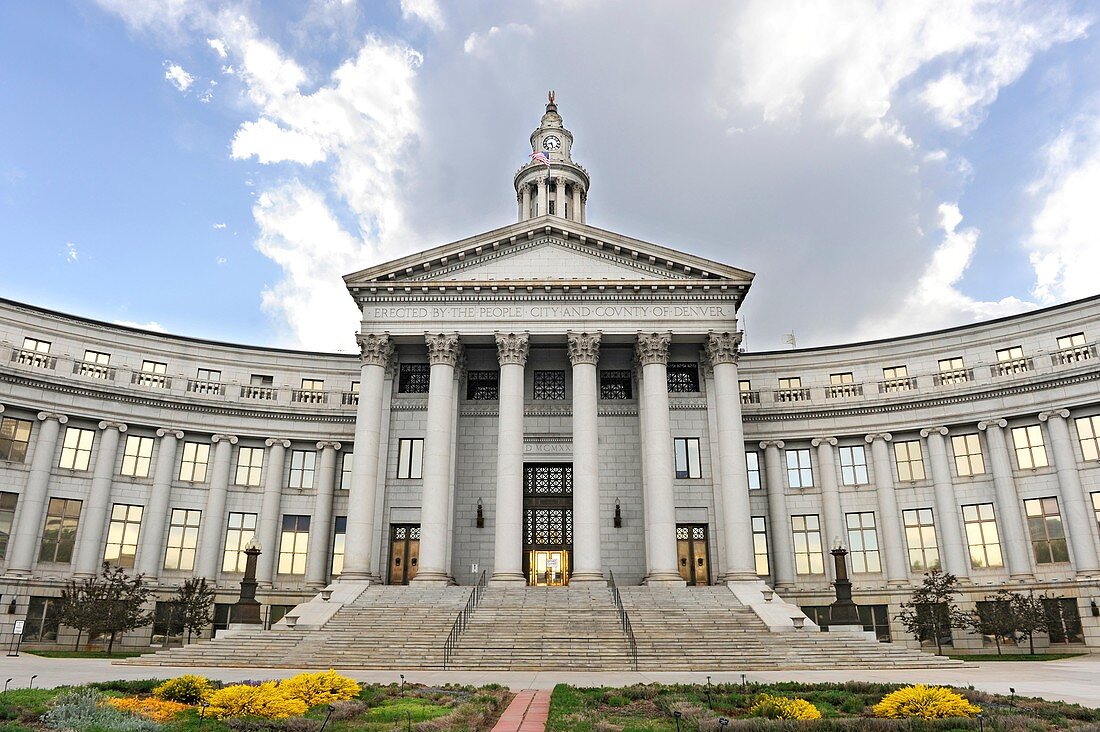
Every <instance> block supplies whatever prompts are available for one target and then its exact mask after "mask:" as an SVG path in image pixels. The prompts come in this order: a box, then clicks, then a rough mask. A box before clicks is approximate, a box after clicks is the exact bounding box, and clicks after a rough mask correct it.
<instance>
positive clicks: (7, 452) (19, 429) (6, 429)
mask: <svg viewBox="0 0 1100 732" xmlns="http://www.w3.org/2000/svg"><path fill="white" fill-rule="evenodd" d="M1078 421H1079V420H1078ZM31 427H32V424H31V423H30V422H29V421H28V420H25V419H15V418H14V417H3V418H0V460H10V461H12V462H13V463H21V462H23V461H24V460H26V459H27V448H28V447H29V446H30V444H31Z"/></svg>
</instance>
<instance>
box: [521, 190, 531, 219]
mask: <svg viewBox="0 0 1100 732" xmlns="http://www.w3.org/2000/svg"><path fill="white" fill-rule="evenodd" d="M529 218H531V186H530V184H528V183H524V184H523V185H522V186H521V187H520V203H519V220H520V221H526V220H527V219H529Z"/></svg>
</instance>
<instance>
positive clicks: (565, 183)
mask: <svg viewBox="0 0 1100 732" xmlns="http://www.w3.org/2000/svg"><path fill="white" fill-rule="evenodd" d="M572 149H573V133H572V132H570V131H569V130H567V129H565V123H564V122H563V121H562V118H561V115H560V114H558V105H557V102H556V100H555V99H554V92H553V91H551V92H550V93H549V94H548V95H547V102H546V112H545V113H543V115H542V119H541V120H539V126H538V129H536V130H535V131H534V132H532V133H531V160H530V162H528V163H527V164H526V165H524V166H523V167H522V168H520V169H519V170H518V171H517V172H516V177H515V179H514V181H513V183H514V185H515V188H516V203H517V204H518V206H519V220H520V221H526V220H527V219H533V218H535V217H536V216H545V215H547V214H549V215H551V216H560V217H561V218H564V219H569V220H572V221H580V222H584V209H585V204H586V203H587V201H588V185H589V180H588V171H587V170H585V169H584V168H583V167H582V166H581V165H578V164H577V163H575V162H573V158H572Z"/></svg>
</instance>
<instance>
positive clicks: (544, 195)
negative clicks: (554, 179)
mask: <svg viewBox="0 0 1100 732" xmlns="http://www.w3.org/2000/svg"><path fill="white" fill-rule="evenodd" d="M535 185H536V186H537V187H538V195H539V210H538V215H539V216H545V215H546V214H548V213H550V191H549V188H550V183H549V182H548V180H547V179H546V178H545V177H543V176H541V175H540V176H539V179H538V183H536V184H535Z"/></svg>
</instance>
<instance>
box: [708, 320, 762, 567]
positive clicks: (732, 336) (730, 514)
mask: <svg viewBox="0 0 1100 732" xmlns="http://www.w3.org/2000/svg"><path fill="white" fill-rule="evenodd" d="M741 338H742V334H741V333H740V332H738V333H710V334H709V335H708V336H707V341H706V346H705V348H706V353H707V358H708V360H709V361H710V363H711V367H712V368H713V370H714V391H715V395H714V404H715V411H716V414H715V420H716V422H717V425H718V465H719V467H720V469H721V474H720V476H719V481H720V483H719V487H720V490H721V496H722V533H723V534H724V535H725V549H726V556H725V557H724V559H725V572H724V573H723V574H722V577H721V579H722V581H723V582H748V581H751V582H758V581H759V580H760V578H759V577H757V575H756V559H755V557H754V555H753V546H752V511H751V510H750V508H749V473H748V468H747V467H746V465H745V428H744V425H742V423H741V394H740V392H739V391H738V386H737V359H738V357H739V356H740V351H739V350H738V349H739V347H740V345H741Z"/></svg>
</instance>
